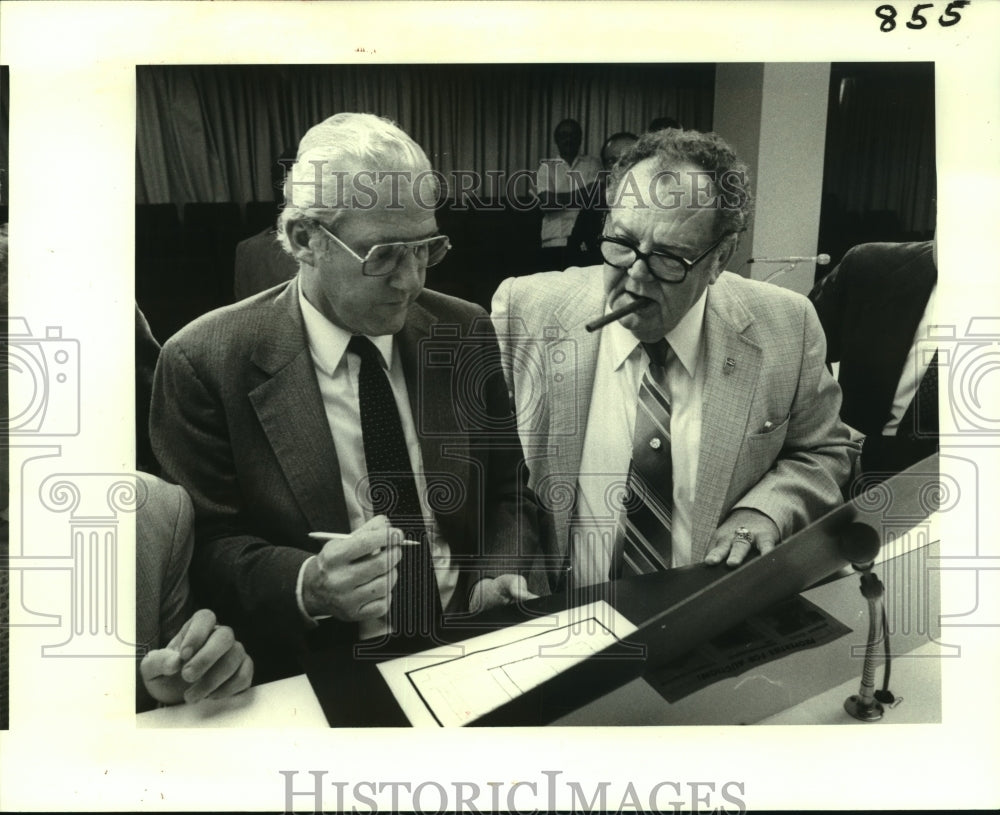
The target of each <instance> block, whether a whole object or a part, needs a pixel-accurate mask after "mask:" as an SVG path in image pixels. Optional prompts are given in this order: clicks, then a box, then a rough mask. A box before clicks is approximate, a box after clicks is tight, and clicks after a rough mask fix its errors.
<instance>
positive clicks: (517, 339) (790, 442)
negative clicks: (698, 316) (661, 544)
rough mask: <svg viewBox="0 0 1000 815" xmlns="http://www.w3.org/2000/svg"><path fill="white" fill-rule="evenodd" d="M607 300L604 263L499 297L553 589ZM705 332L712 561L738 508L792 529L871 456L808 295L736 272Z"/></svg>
mask: <svg viewBox="0 0 1000 815" xmlns="http://www.w3.org/2000/svg"><path fill="white" fill-rule="evenodd" d="M603 308H604V292H603V288H602V280H601V273H600V267H597V266H592V267H588V268H583V269H581V268H571V269H567V270H566V271H565V272H547V273H543V274H537V275H530V276H527V277H521V278H511V279H508V280H505V281H504V282H503V283H502V284H501V285H500V287H499V289H498V290H497V293H496V295H495V297H494V300H493V315H492V316H493V321H494V324H495V326H496V328H497V335H498V337H499V339H500V343H501V347H502V349H503V355H502V358H503V359H504V361H505V374H506V376H507V382H508V387H509V388H510V389H511V392H512V396H513V399H514V402H515V407H516V410H517V415H518V426H519V430H520V433H521V437H522V444H523V446H524V450H525V456H526V459H527V461H528V466H529V470H530V479H529V485H530V486H531V487H532V489H533V490H534V491H535V493H536V495H537V496H538V500H539V504H540V505H541V507H542V509H543V510H547V511H548V512H547V513H545V514H543V516H542V517H543V519H544V520H545V521H546V522H547V523H546V528H545V532H544V533H543V536H542V542H541V545H540V552H541V554H542V555H543V559H544V562H545V564H546V566H547V572H548V576H549V582H550V584H551V585H552V586H553V588H556V587H558V586H559V585H560V584H561V576H562V573H564V570H565V568H566V566H565V564H566V563H567V562H568V552H569V534H568V523H569V521H570V519H571V513H572V504H573V500H572V493H573V490H574V489H575V484H576V481H577V477H578V474H579V470H580V461H581V456H582V453H583V444H584V437H585V434H586V431H587V417H588V413H589V407H590V399H591V393H592V391H593V387H594V376H595V367H596V363H597V358H598V347H599V343H600V338H601V335H600V333H599V332H597V333H589V332H587V331H586V329H585V328H584V324H585V323H586V322H587V321H589V320H591V319H593V318H594V317H595V316H598V315H600V314H601V313H602V311H603ZM703 342H704V357H703V359H702V364H704V365H706V366H707V368H706V375H705V391H704V402H703V410H702V433H701V447H700V450H701V455H700V460H699V462H698V467H697V476H696V485H695V507H694V508H693V514H692V530H691V533H692V542H691V543H692V556H693V557H694V558H695V559H699V560H700V559H701V558H702V557H704V555H705V554H706V552H707V551H708V548H709V542H710V540H711V536H712V533H713V532H714V531H715V529H716V528H717V526H718V525H719V523H720V522H721V521H722V520H723V519H724V518H725V517H726V516H727V515H728V514H729V513H730V512H731V511H732V510H734V509H737V508H741V507H746V508H751V509H756V510H759V511H760V512H763V513H764V514H766V515H767V516H768V517H770V518H771V519H772V520H773V521H774V522H775V524H776V525H777V526H778V529H779V531H780V533H781V536H782V538H785V537H787V536H788V535H790V534H791V533H792V532H794V531H795V530H797V529H800V528H801V527H803V526H805V525H806V524H807V523H809V521H810V520H812V519H815V518H817V517H819V516H820V515H822V514H823V513H825V512H826V511H828V510H829V509H831V508H833V507H835V506H836V505H838V504H839V503H841V502H842V501H843V496H842V492H841V488H842V486H843V485H844V483H845V482H846V480H847V478H848V475H849V472H850V469H851V466H852V462H853V460H854V458H855V457H856V456H857V453H858V445H857V444H856V443H855V442H853V441H851V440H850V432H849V429H848V428H847V427H846V426H845V425H844V424H843V423H842V422H841V421H840V419H839V417H838V411H839V409H840V389H839V387H838V385H837V383H836V382H835V381H834V380H833V378H832V377H831V376H830V374H829V373H828V372H827V370H826V368H825V366H824V362H825V358H826V345H825V341H824V337H823V331H822V329H821V327H820V325H819V321H818V320H817V318H816V315H815V312H814V311H813V309H812V307H811V306H810V304H809V301H808V300H807V299H806V298H805V297H802V296H801V295H798V294H794V293H792V292H789V291H787V290H784V289H780V288H778V287H776V286H772V285H769V284H764V283H759V282H754V281H749V280H745V279H743V278H741V277H739V276H737V275H733V274H730V273H728V272H723V273H722V274H721V275H720V277H719V278H718V280H717V281H716V282H715V284H714V285H712V286H710V287H709V289H708V300H707V304H706V309H705V322H704V328H703ZM765 422H771V423H772V426H769V427H768V429H765ZM623 477H624V474H623ZM560 561H561V562H562V563H563V566H562V567H561V568H558V569H556V570H553V568H552V566H553V564H558V563H559V562H560Z"/></svg>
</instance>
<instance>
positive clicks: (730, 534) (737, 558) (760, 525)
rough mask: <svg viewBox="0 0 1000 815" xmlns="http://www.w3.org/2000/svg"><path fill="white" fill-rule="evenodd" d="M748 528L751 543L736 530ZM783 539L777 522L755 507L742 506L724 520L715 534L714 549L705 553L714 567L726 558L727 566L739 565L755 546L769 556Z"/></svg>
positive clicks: (712, 547)
mask: <svg viewBox="0 0 1000 815" xmlns="http://www.w3.org/2000/svg"><path fill="white" fill-rule="evenodd" d="M740 527H745V528H746V529H747V530H749V532H750V534H751V535H752V536H753V542H752V543H748V542H747V541H745V540H740V539H739V538H738V537H737V536H736V530H737V529H739V528H740ZM780 538H781V532H780V531H779V530H778V527H777V526H776V525H775V523H774V521H772V520H771V519H770V518H768V517H767V516H766V515H765V514H764V513H763V512H757V510H755V509H738V510H736V511H735V512H733V513H732V514H731V515H730V516H729V517H728V518H726V520H724V521H723V522H722V524H721V525H720V526H719V528H718V529H716V530H715V534H714V535H712V542H711V548H710V549H709V550H708V554H707V555H705V562H706V563H708V564H710V565H712V566H714V565H715V564H716V563H721V562H722V560H723V558H725V561H726V565H727V566H739V565H740V564H741V563H742V562H743V560H744V559H745V558H746V556H747V553H749V551H750V550H751V549H752V548H756V549H759V550H760V553H761V554H762V555H766V554H767V553H768V552H770V551H771V550H772V549H773V548H774V547H775V546H777V545H778V542H779V540H780Z"/></svg>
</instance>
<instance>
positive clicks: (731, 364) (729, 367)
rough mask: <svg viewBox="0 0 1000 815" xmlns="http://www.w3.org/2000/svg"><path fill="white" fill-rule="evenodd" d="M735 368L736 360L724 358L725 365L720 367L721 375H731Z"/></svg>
mask: <svg viewBox="0 0 1000 815" xmlns="http://www.w3.org/2000/svg"><path fill="white" fill-rule="evenodd" d="M735 367H736V360H735V359H733V358H732V357H726V364H725V365H723V366H722V373H724V374H731V373H732V372H733V368H735Z"/></svg>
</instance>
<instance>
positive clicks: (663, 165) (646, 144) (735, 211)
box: [608, 128, 753, 235]
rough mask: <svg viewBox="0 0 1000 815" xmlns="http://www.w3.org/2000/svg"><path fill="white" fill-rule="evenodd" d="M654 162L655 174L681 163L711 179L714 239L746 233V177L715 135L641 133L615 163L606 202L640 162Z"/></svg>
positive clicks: (750, 200) (729, 149)
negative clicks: (715, 199)
mask: <svg viewBox="0 0 1000 815" xmlns="http://www.w3.org/2000/svg"><path fill="white" fill-rule="evenodd" d="M648 158H651V159H654V160H655V161H656V163H657V165H658V166H657V169H658V170H671V169H674V168H675V167H676V165H678V164H681V163H688V164H693V165H694V166H695V167H698V168H700V169H701V170H704V171H705V172H706V173H708V174H709V175H710V176H711V178H712V179H713V184H714V185H715V190H716V192H717V193H718V205H717V207H716V213H717V217H716V220H715V223H716V229H717V232H716V234H717V235H721V234H723V233H725V232H735V233H740V232H744V231H746V228H747V224H748V222H749V220H750V214H751V212H752V211H753V195H752V192H751V189H750V173H749V171H748V170H747V166H746V164H744V163H743V162H742V161H740V160H739V159H738V158H737V156H736V152H735V151H734V150H733V148H732V147H730V146H729V144H727V143H726V141H725V140H724V139H723V138H722V137H721V136H720V135H719V134H718V133H702V132H700V131H698V130H680V129H673V128H672V129H669V130H659V131H656V132H654V133H644V134H643V135H642V136H640V137H639V140H638V141H637V142H636V143H635V144H633V145H632V146H631V147H630V148H629V149H628V150H626V151H625V152H624V153H623V154H622V155H621V156H620V157H619V159H618V162H617V163H616V164H615V166H614V169H613V170H612V171H611V177H610V179H609V181H608V201H612V200H615V199H616V196H617V193H618V188H619V186H620V185H621V183H622V180H623V179H624V178H625V177H626V176H627V175H628V173H629V171H630V170H631V169H632V168H633V167H635V165H636V164H638V163H639V162H640V161H644V160H645V159H648Z"/></svg>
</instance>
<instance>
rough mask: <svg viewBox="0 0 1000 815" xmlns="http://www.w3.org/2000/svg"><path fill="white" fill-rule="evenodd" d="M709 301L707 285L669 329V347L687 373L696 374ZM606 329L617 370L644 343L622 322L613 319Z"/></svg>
mask: <svg viewBox="0 0 1000 815" xmlns="http://www.w3.org/2000/svg"><path fill="white" fill-rule="evenodd" d="M707 301H708V289H707V288H706V289H705V291H703V292H702V293H701V297H699V298H698V299H697V300H696V301H695V303H694V305H693V306H691V308H689V309H688V311H687V314H685V315H684V316H683V317H681V320H680V322H679V323H677V325H675V326H674V327H673V329H672V330H671V331H669V332H667V336H666V340H667V342H669V343H670V348H671V349H672V350H673V352H674V355H675V356H676V357H677V359H678V360H680V363H681V365H683V366H684V370H685V371H687V373H688V376H694V374H695V371H696V370H697V368H698V356H699V351H700V350H701V329H702V326H703V325H704V324H705V304H706V303H707ZM605 311H607V307H605ZM604 331H605V332H608V339H609V340H610V341H611V359H612V362H613V363H614V367H615V370H618V369H619V368H621V366H622V365H624V364H625V360H627V359H628V358H629V357H630V356H631V355H632V354H633V353H634V352H635V350H636V348H638V347H639V346H640V345H641V343H640V342H639V340H637V339H636V337H635V334H633V333H632V332H631V331H629V330H628V329H627V328H625V327H624V326H623V325H622V324H621V323H619V322H613V323H612V324H611V325H609V326H608V327H607V328H605V329H604Z"/></svg>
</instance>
